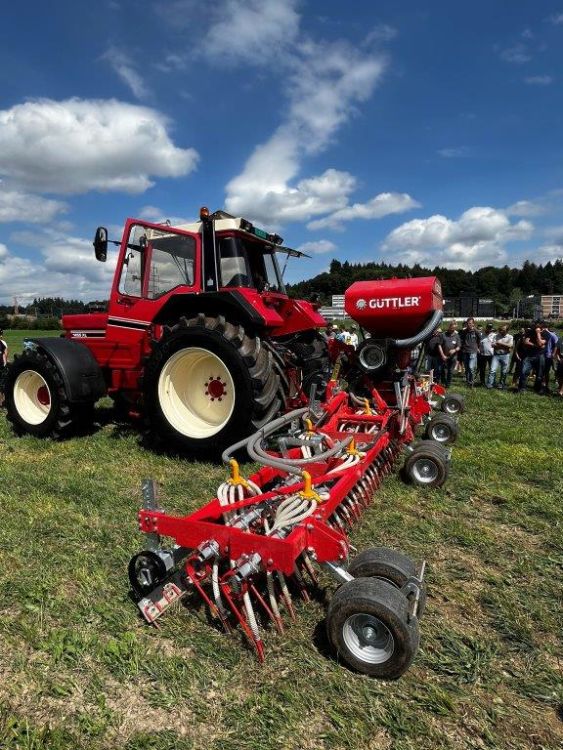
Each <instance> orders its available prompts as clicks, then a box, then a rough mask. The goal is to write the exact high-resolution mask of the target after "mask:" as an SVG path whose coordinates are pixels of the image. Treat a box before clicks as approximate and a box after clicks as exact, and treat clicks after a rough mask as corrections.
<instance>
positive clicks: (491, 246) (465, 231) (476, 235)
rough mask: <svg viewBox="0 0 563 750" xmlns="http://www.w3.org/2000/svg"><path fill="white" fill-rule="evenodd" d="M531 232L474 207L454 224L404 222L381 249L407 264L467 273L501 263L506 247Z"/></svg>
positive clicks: (440, 220) (429, 220) (433, 219)
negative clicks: (471, 269) (443, 267)
mask: <svg viewBox="0 0 563 750" xmlns="http://www.w3.org/2000/svg"><path fill="white" fill-rule="evenodd" d="M532 231H533V225H532V224H531V223H530V222H528V221H524V220H520V221H518V222H516V223H511V222H510V220H509V218H508V216H507V215H506V213H505V212H504V211H501V210H498V209H495V208H490V207H487V206H485V207H479V206H475V207H473V208H470V209H468V210H467V211H465V212H464V213H463V214H462V215H461V216H460V218H459V219H457V220H452V219H448V218H446V217H445V216H441V215H440V214H436V215H434V216H430V217H429V218H427V219H414V220H412V221H409V222H406V223H405V224H402V225H401V226H399V227H397V228H396V229H394V230H393V231H392V232H391V233H390V234H388V235H387V237H386V239H385V241H384V242H383V244H382V246H381V249H382V251H383V252H384V253H389V252H392V253H393V256H394V258H395V259H396V260H401V261H402V262H406V263H409V264H413V263H423V264H424V263H426V264H431V265H432V266H435V265H442V266H446V267H449V268H466V269H470V268H478V267H479V266H483V265H487V264H491V265H493V264H498V263H500V262H502V261H504V260H505V259H506V257H507V254H506V250H505V245H506V243H507V242H509V241H516V240H526V239H529V238H530V236H531V234H532Z"/></svg>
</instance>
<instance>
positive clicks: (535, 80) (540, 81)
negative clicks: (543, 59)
mask: <svg viewBox="0 0 563 750" xmlns="http://www.w3.org/2000/svg"><path fill="white" fill-rule="evenodd" d="M524 83H527V84H529V85H530V86H549V84H550V83H553V76H548V75H543V76H525V77H524Z"/></svg>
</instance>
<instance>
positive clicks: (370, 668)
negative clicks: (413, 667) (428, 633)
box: [327, 578, 419, 680]
mask: <svg viewBox="0 0 563 750" xmlns="http://www.w3.org/2000/svg"><path fill="white" fill-rule="evenodd" d="M327 632H328V637H329V640H330V643H331V644H332V646H333V648H334V649H335V650H336V652H337V653H338V655H339V657H340V658H341V659H342V661H343V662H344V663H345V664H347V665H348V666H349V667H351V668H352V669H355V670H357V671H358V672H362V673H363V674H367V675H369V676H371V677H383V678H386V679H391V680H394V679H397V678H398V677H400V676H401V675H402V674H404V672H405V671H406V670H407V669H408V668H409V666H410V664H411V662H412V660H413V658H414V656H415V654H416V651H417V648H418V642H419V634H418V621H417V619H416V618H413V619H410V618H409V602H408V600H407V598H406V596H405V595H404V594H403V593H402V592H401V591H399V590H398V589H397V588H396V587H395V586H393V584H392V583H389V582H388V581H384V580H380V579H378V578H355V579H354V580H353V581H349V582H348V583H345V584H344V585H343V586H341V587H340V588H339V589H337V591H336V592H335V594H334V596H333V597H332V600H331V602H330V605H329V608H328V612H327Z"/></svg>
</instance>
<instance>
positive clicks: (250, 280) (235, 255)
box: [218, 237, 285, 294]
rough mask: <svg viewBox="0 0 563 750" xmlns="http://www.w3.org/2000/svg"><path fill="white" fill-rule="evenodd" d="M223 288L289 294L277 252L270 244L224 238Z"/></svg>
mask: <svg viewBox="0 0 563 750" xmlns="http://www.w3.org/2000/svg"><path fill="white" fill-rule="evenodd" d="M218 247H219V260H220V273H221V280H220V284H221V286H222V287H251V288H254V289H257V290H258V291H259V292H267V291H270V292H280V293H282V294H285V287H284V285H283V281H282V279H281V274H280V270H279V267H278V263H277V260H276V255H275V252H273V250H272V249H271V246H270V245H264V244H263V243H261V242H252V241H249V240H243V239H242V238H241V237H221V238H220V239H219V240H218Z"/></svg>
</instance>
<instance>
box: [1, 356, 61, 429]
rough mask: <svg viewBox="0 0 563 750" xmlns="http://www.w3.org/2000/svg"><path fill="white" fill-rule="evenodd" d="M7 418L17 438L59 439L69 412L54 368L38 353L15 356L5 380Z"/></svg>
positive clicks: (56, 370)
mask: <svg viewBox="0 0 563 750" xmlns="http://www.w3.org/2000/svg"><path fill="white" fill-rule="evenodd" d="M5 397H6V409H7V417H8V419H9V420H10V422H11V423H12V425H13V428H14V431H15V432H16V433H17V434H18V435H25V434H28V435H35V436H36V437H53V438H59V437H62V436H63V435H64V434H65V433H67V432H69V431H70V429H71V427H72V411H71V407H70V405H69V403H68V400H67V396H66V391H65V388H64V383H63V379H62V377H61V374H60V372H59V370H58V369H57V367H56V365H55V364H54V363H53V362H52V360H51V359H49V357H48V356H47V355H46V354H44V353H43V352H41V351H40V350H37V349H26V350H25V351H24V352H23V354H17V355H16V356H15V357H14V362H13V364H12V365H11V366H10V368H9V370H8V376H7V378H6V390H5Z"/></svg>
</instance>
